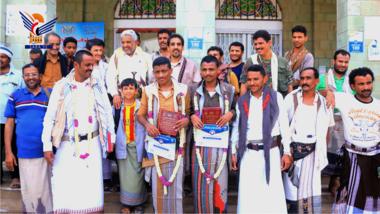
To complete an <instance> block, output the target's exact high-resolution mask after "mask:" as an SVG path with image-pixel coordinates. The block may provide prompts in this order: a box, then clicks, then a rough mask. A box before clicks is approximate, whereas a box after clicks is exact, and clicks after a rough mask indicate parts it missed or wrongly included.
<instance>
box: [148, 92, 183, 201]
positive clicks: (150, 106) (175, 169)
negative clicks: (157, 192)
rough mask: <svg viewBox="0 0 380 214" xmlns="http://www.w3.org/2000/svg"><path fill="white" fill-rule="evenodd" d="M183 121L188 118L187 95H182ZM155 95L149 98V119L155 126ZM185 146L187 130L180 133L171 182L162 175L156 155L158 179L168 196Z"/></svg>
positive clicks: (155, 162)
mask: <svg viewBox="0 0 380 214" xmlns="http://www.w3.org/2000/svg"><path fill="white" fill-rule="evenodd" d="M180 95H181V119H183V118H185V117H186V112H185V108H186V107H185V94H183V93H181V94H180ZM153 102H154V100H153V94H152V93H151V94H149V98H148V117H149V122H150V123H151V124H152V125H154V120H153ZM184 144H185V128H182V129H181V131H180V143H179V151H178V156H177V163H176V165H175V168H174V171H173V174H172V175H171V176H170V178H169V180H168V181H166V180H165V178H164V176H163V175H162V172H161V168H160V163H159V161H158V156H157V155H155V154H154V164H155V166H156V170H157V174H158V177H159V178H160V180H161V182H162V184H163V185H164V194H165V195H167V193H168V189H167V186H170V185H172V184H173V181H174V179H175V176H176V175H177V172H178V169H179V166H180V165H181V159H182V155H183V145H184Z"/></svg>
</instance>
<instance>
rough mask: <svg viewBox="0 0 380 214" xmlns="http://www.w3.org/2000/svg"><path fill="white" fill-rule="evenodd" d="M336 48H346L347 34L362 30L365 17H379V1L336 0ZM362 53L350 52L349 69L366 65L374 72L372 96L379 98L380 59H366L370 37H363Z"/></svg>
mask: <svg viewBox="0 0 380 214" xmlns="http://www.w3.org/2000/svg"><path fill="white" fill-rule="evenodd" d="M337 7H338V10H337V15H338V24H337V26H338V29H337V34H338V38H337V48H338V49H341V48H342V49H345V50H348V35H350V34H352V33H355V32H357V31H359V30H364V34H365V24H364V22H365V18H366V17H380V1H378V0H366V1H358V0H338V1H337ZM365 37H366V35H364V50H363V53H351V60H350V65H349V68H348V69H349V71H351V70H353V69H355V68H358V67H363V66H365V67H368V68H370V69H371V70H372V71H373V72H374V74H375V82H374V90H373V94H372V95H373V97H376V98H378V99H380V61H368V45H369V44H370V43H371V42H372V39H365Z"/></svg>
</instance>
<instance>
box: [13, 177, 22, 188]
mask: <svg viewBox="0 0 380 214" xmlns="http://www.w3.org/2000/svg"><path fill="white" fill-rule="evenodd" d="M11 188H12V189H20V188H21V184H20V179H19V178H13V180H12V183H11Z"/></svg>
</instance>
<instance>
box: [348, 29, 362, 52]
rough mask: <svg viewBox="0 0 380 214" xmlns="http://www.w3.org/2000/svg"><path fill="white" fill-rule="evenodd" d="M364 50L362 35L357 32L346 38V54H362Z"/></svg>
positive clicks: (360, 32)
mask: <svg viewBox="0 0 380 214" xmlns="http://www.w3.org/2000/svg"><path fill="white" fill-rule="evenodd" d="M363 50H364V33H363V31H358V32H356V33H353V34H351V35H349V36H348V52H350V53H363Z"/></svg>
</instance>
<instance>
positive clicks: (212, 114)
mask: <svg viewBox="0 0 380 214" xmlns="http://www.w3.org/2000/svg"><path fill="white" fill-rule="evenodd" d="M221 117H222V108H220V107H205V108H202V123H203V124H210V125H215V124H216V122H217V121H218V120H219V119H220V118H221Z"/></svg>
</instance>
